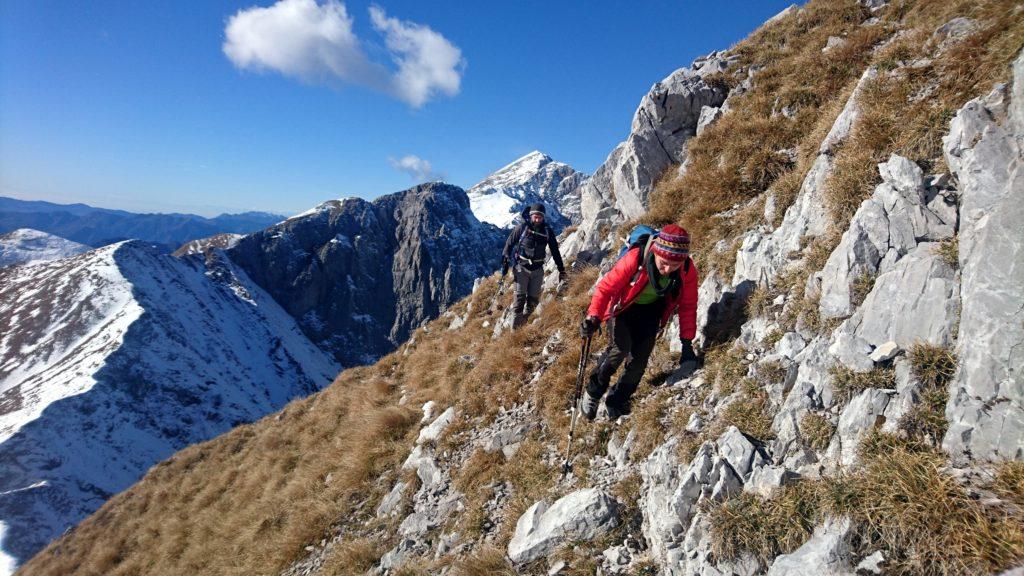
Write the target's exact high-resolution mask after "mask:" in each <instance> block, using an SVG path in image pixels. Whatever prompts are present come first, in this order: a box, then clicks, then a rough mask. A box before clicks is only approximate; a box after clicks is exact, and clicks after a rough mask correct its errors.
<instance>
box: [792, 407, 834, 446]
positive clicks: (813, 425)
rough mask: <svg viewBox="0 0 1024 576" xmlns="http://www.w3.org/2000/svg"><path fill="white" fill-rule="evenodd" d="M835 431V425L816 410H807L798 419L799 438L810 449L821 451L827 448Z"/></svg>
mask: <svg viewBox="0 0 1024 576" xmlns="http://www.w3.org/2000/svg"><path fill="white" fill-rule="evenodd" d="M835 432H836V425H835V424H833V423H832V421H831V420H829V419H828V418H826V417H825V416H824V415H822V414H818V413H817V412H808V413H807V414H806V415H804V417H803V418H802V419H801V420H800V438H802V439H803V441H804V444H805V445H806V446H807V447H808V448H810V449H811V450H816V451H821V450H824V449H825V448H828V444H829V442H831V441H832V435H833V434H835Z"/></svg>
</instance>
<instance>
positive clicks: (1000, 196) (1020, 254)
mask: <svg viewBox="0 0 1024 576" xmlns="http://www.w3.org/2000/svg"><path fill="white" fill-rule="evenodd" d="M1013 73H1014V81H1013V87H1012V90H1008V89H1007V88H1005V87H1002V88H1000V89H997V90H995V91H993V92H992V93H991V94H990V95H988V96H987V97H986V98H984V99H976V100H972V101H970V102H968V103H967V105H966V106H964V107H963V108H962V109H961V110H960V111H959V113H958V114H957V116H956V118H954V119H953V122H952V124H951V126H950V132H949V134H948V135H947V136H946V137H945V138H944V139H943V146H944V151H945V155H946V162H947V164H949V166H950V168H951V169H952V170H953V171H954V173H955V174H956V176H957V178H958V179H959V181H960V189H961V197H962V199H961V208H960V217H961V224H960V241H959V252H960V255H959V260H960V276H961V301H962V311H961V320H960V331H959V334H958V338H957V356H958V358H959V367H958V370H957V374H956V377H955V378H954V381H953V383H952V384H951V386H950V393H949V404H948V405H947V406H946V419H947V420H948V421H949V429H948V431H947V432H946V437H945V438H944V440H943V447H944V448H945V449H946V450H947V451H948V452H950V453H951V454H952V455H954V456H956V457H960V458H962V457H966V456H972V457H974V458H978V459H985V460H996V459H1005V458H1010V459H1021V458H1024V376H1022V372H1024V306H1022V304H1021V303H1022V302H1024V226H1022V224H1021V223H1022V222H1024V169H1022V165H1024V162H1022V146H1021V140H1022V138H1024V53H1022V54H1021V55H1019V56H1018V57H1017V60H1016V61H1015V62H1014V65H1013ZM1008 92H1009V93H1008ZM1007 100H1009V102H1007Z"/></svg>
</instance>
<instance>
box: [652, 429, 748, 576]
mask: <svg viewBox="0 0 1024 576" xmlns="http://www.w3.org/2000/svg"><path fill="white" fill-rule="evenodd" d="M677 446H678V439H677V438H674V437H673V438H670V439H669V440H668V441H667V442H665V444H663V445H661V446H660V447H659V448H658V449H656V450H655V451H654V452H653V453H651V455H650V456H649V457H648V458H647V460H645V461H644V463H643V466H642V468H641V476H642V478H643V480H644V488H643V492H642V495H643V499H642V504H641V512H642V513H643V531H644V536H645V537H646V539H647V542H648V545H649V546H650V551H651V552H650V553H651V557H652V558H654V559H656V560H657V561H658V562H659V563H660V564H661V565H663V566H665V567H666V571H667V572H666V573H668V574H671V575H678V574H690V573H694V571H695V570H696V571H700V568H699V567H701V566H704V567H711V564H710V563H709V562H710V560H709V558H710V551H709V550H708V549H707V547H706V546H705V545H704V540H705V539H704V538H703V532H704V529H705V528H704V525H703V522H702V520H701V518H700V514H699V512H698V506H697V505H698V504H699V503H700V502H702V501H704V500H706V499H708V498H710V499H712V500H715V501H722V500H724V499H725V498H727V497H729V496H730V495H732V494H735V493H737V492H739V491H740V490H742V489H743V487H744V483H745V482H746V481H747V480H748V479H750V478H751V477H752V475H753V474H757V473H758V470H759V469H760V468H762V467H764V466H766V465H767V464H768V459H767V457H766V456H765V455H764V453H763V452H762V451H761V449H760V448H757V447H756V446H754V444H753V443H751V442H750V440H749V439H747V438H746V436H744V435H743V434H742V433H740V431H739V430H738V429H736V427H735V426H731V427H730V428H729V429H728V430H726V432H725V433H723V434H722V436H721V437H720V438H719V439H718V440H717V441H716V442H714V443H712V442H706V443H704V444H703V445H702V446H701V447H700V448H699V449H698V450H697V454H696V455H695V456H694V458H693V460H692V461H691V462H690V464H689V466H686V467H683V466H682V465H680V463H679V461H678V458H677V456H676V448H677Z"/></svg>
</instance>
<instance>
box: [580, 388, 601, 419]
mask: <svg viewBox="0 0 1024 576" xmlns="http://www.w3.org/2000/svg"><path fill="white" fill-rule="evenodd" d="M598 402H599V400H598V399H597V398H594V397H593V396H591V395H590V393H589V392H587V391H586V390H584V391H583V394H581V395H580V403H579V407H578V408H579V411H580V414H582V415H583V417H584V418H586V419H587V421H588V422H593V421H594V418H597V405H598Z"/></svg>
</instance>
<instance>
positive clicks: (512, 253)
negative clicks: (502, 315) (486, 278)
mask: <svg viewBox="0 0 1024 576" xmlns="http://www.w3.org/2000/svg"><path fill="white" fill-rule="evenodd" d="M522 215H523V222H522V223H520V224H519V225H518V226H516V227H515V230H513V231H512V234H510V235H509V237H508V240H506V241H505V250H504V252H502V258H501V275H502V276H504V275H505V273H506V272H508V269H509V268H510V267H511V268H512V278H513V279H514V280H515V283H516V299H515V302H514V303H513V305H512V306H513V308H512V312H513V313H514V314H515V317H514V319H513V320H512V327H513V328H519V327H520V326H522V325H523V324H525V323H526V319H527V318H528V317H529V316H530V314H531V313H533V309H534V308H536V307H537V304H538V303H539V302H540V292H541V287H542V285H543V283H544V260H545V259H546V257H547V249H548V248H551V257H552V258H554V259H555V266H558V279H559V281H561V280H562V278H563V277H564V276H565V266H564V265H563V264H562V254H561V253H559V251H558V239H557V238H556V237H555V231H554V230H552V229H551V226H549V225H548V223H547V222H545V221H544V205H543V204H531V205H530V206H528V207H527V208H526V209H525V210H523V214H522Z"/></svg>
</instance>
